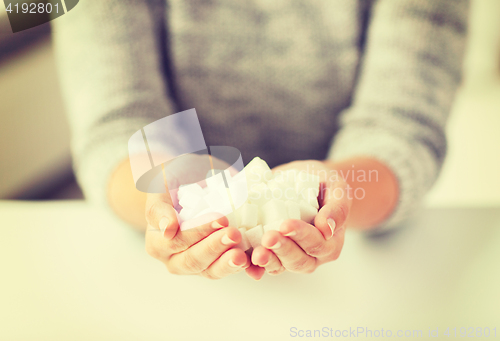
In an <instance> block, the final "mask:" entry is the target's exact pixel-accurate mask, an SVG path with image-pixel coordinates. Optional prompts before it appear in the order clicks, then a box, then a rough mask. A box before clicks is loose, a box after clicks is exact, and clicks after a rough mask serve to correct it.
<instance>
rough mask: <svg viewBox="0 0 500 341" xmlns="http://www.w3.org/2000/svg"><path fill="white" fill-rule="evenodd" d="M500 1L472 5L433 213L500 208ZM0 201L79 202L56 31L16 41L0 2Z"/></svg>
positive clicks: (45, 28)
mask: <svg viewBox="0 0 500 341" xmlns="http://www.w3.org/2000/svg"><path fill="white" fill-rule="evenodd" d="M499 17H500V0H472V7H471V14H470V31H469V41H468V51H467V54H466V58H465V62H464V81H463V84H462V87H461V89H460V91H459V92H458V94H457V97H456V100H455V104H454V107H453V110H452V113H451V116H450V120H449V124H448V128H447V134H448V139H449V153H448V156H447V159H446V162H445V165H444V168H443V171H442V173H441V176H440V178H439V180H438V182H437V183H436V185H435V187H434V188H433V189H432V191H431V192H430V193H429V195H428V196H427V198H426V200H427V204H428V205H432V206H494V205H500V20H498V18H499ZM0 123H1V124H0V160H1V161H0V199H22V200H60V199H81V198H82V197H83V196H82V193H81V191H80V189H79V187H78V185H77V184H76V181H75V178H74V175H73V171H72V168H71V155H70V132H69V128H68V124H67V119H66V117H65V111H64V104H63V101H62V96H61V93H60V86H59V83H58V79H57V70H56V61H55V59H54V53H53V50H52V45H51V36H50V26H49V25H48V24H45V25H41V26H38V27H35V28H32V29H29V30H26V31H23V32H19V33H16V34H13V33H12V31H11V29H10V26H9V22H8V18H7V15H6V11H5V7H4V4H3V2H0Z"/></svg>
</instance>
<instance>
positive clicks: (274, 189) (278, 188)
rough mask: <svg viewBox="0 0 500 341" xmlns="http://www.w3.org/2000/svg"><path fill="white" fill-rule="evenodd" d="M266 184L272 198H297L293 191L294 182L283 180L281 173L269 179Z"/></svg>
mask: <svg viewBox="0 0 500 341" xmlns="http://www.w3.org/2000/svg"><path fill="white" fill-rule="evenodd" d="M267 186H268V187H269V189H270V190H271V193H272V197H273V199H279V200H295V201H297V200H298V195H297V192H296V191H295V184H294V183H291V182H288V181H285V180H283V175H282V174H280V175H278V176H277V177H275V178H273V179H271V180H269V181H268V182H267Z"/></svg>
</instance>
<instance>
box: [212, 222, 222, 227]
mask: <svg viewBox="0 0 500 341" xmlns="http://www.w3.org/2000/svg"><path fill="white" fill-rule="evenodd" d="M221 227H224V226H223V225H221V224H220V223H219V222H218V221H214V222H213V223H212V228H214V229H220V228H221Z"/></svg>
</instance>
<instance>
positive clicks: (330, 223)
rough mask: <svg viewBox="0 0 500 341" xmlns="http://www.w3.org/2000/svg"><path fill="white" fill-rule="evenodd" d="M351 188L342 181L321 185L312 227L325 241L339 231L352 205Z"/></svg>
mask: <svg viewBox="0 0 500 341" xmlns="http://www.w3.org/2000/svg"><path fill="white" fill-rule="evenodd" d="M350 190H352V188H351V187H350V186H349V185H348V184H347V182H346V181H345V180H344V179H338V180H335V181H326V182H324V183H322V184H321V188H320V193H319V197H318V201H319V203H320V205H321V208H320V210H319V212H318V214H317V215H316V218H314V225H315V226H316V227H317V228H318V229H319V230H320V231H321V233H322V234H323V236H324V237H325V239H326V240H329V239H330V238H332V237H333V235H334V234H335V233H336V232H338V231H339V230H341V229H344V228H345V222H346V220H347V217H348V215H349V211H350V209H351V205H352V195H351V193H350V192H349V191H350Z"/></svg>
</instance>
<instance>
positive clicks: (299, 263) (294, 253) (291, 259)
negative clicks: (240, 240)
mask: <svg viewBox="0 0 500 341" xmlns="http://www.w3.org/2000/svg"><path fill="white" fill-rule="evenodd" d="M262 246H263V247H265V248H267V249H270V250H272V251H273V253H274V254H275V255H276V256H277V257H278V258H279V260H280V262H281V264H282V265H283V266H284V267H285V269H287V270H288V271H291V272H299V273H311V272H313V271H314V270H315V269H316V258H314V257H311V256H309V255H308V254H306V253H305V252H304V250H302V249H301V248H300V247H299V246H298V245H297V244H296V243H295V242H294V241H293V240H291V239H290V238H288V237H284V236H283V235H281V233H279V232H278V231H268V232H266V233H265V234H264V236H263V237H262Z"/></svg>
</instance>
